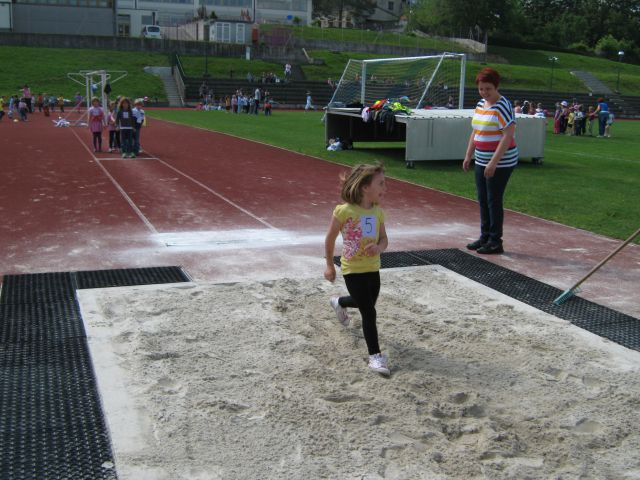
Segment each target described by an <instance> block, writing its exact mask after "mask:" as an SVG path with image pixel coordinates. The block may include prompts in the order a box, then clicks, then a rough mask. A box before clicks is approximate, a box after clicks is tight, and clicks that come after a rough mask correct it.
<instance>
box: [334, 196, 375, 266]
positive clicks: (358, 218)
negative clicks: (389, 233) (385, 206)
mask: <svg viewBox="0 0 640 480" xmlns="http://www.w3.org/2000/svg"><path fill="white" fill-rule="evenodd" d="M333 216H334V217H336V218H337V219H338V222H340V232H341V233H342V256H341V257H340V263H341V268H342V274H343V275H348V274H350V273H366V272H377V271H378V270H380V255H379V254H378V255H374V256H367V255H365V253H364V249H365V247H366V246H367V245H369V244H370V243H374V244H377V243H378V241H379V240H380V225H382V224H383V223H384V211H383V210H382V208H380V207H379V206H378V205H374V206H373V207H371V208H368V209H367V208H362V207H360V206H359V205H353V204H351V203H343V204H342V205H338V206H337V207H336V208H335V209H334V210H333Z"/></svg>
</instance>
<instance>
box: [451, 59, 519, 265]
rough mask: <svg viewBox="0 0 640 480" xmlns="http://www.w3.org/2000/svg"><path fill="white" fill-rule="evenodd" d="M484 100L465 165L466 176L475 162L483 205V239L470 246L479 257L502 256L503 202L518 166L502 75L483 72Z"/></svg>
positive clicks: (489, 70)
mask: <svg viewBox="0 0 640 480" xmlns="http://www.w3.org/2000/svg"><path fill="white" fill-rule="evenodd" d="M476 85H477V86H478V92H479V93H480V96H481V97H482V100H480V101H479V102H478V104H477V105H476V109H475V112H474V114H473V120H472V121H471V127H472V129H473V131H472V132H471V136H470V137H469V144H468V146H467V152H466V154H465V157H464V162H463V163H462V168H463V169H464V171H465V172H467V171H469V169H470V167H471V161H472V158H473V159H475V169H474V170H475V180H476V191H477V194H478V203H479V205H480V237H479V238H478V239H477V240H476V241H475V242H472V243H470V244H468V245H467V248H468V249H469V250H476V251H477V252H478V253H485V254H491V253H503V252H504V249H503V247H502V223H503V220H504V209H503V206H502V199H503V196H504V191H505V189H506V187H507V182H508V181H509V177H511V173H512V172H513V169H514V168H515V166H516V165H517V164H518V147H517V146H516V143H515V131H516V119H515V114H514V112H513V109H512V107H511V102H509V100H507V99H506V98H505V97H503V96H502V95H500V92H498V86H499V85H500V74H499V73H498V72H497V71H496V70H494V69H492V68H483V69H482V70H480V72H479V73H478V75H477V76H476Z"/></svg>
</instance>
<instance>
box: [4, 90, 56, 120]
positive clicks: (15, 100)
mask: <svg viewBox="0 0 640 480" xmlns="http://www.w3.org/2000/svg"><path fill="white" fill-rule="evenodd" d="M32 100H33V98H29V99H27V98H26V97H24V96H19V95H11V96H10V97H9V100H8V101H7V99H6V98H5V97H4V96H0V120H2V119H3V117H4V116H5V111H4V107H5V104H6V105H7V108H8V110H7V112H6V115H7V117H9V120H15V121H16V122H17V121H23V122H26V121H28V115H29V114H31V113H33V111H34V109H33V106H34V105H33V104H32ZM64 101H65V100H64V96H63V95H60V96H59V97H55V96H54V95H47V94H46V93H39V94H38V95H37V97H35V107H37V108H38V111H39V112H44V114H45V115H46V116H49V114H50V112H53V111H55V109H56V106H57V107H58V108H59V109H60V111H61V112H64Z"/></svg>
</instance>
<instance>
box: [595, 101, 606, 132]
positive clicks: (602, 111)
mask: <svg viewBox="0 0 640 480" xmlns="http://www.w3.org/2000/svg"><path fill="white" fill-rule="evenodd" d="M595 114H596V115H597V116H598V138H602V137H604V135H605V128H606V127H607V120H609V104H608V103H607V102H605V101H604V99H603V98H599V99H598V107H597V108H596V111H595Z"/></svg>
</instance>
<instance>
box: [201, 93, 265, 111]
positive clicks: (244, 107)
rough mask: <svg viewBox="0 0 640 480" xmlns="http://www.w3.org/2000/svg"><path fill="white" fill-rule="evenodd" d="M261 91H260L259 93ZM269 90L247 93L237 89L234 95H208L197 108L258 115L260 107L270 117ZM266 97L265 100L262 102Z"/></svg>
mask: <svg viewBox="0 0 640 480" xmlns="http://www.w3.org/2000/svg"><path fill="white" fill-rule="evenodd" d="M258 92H260V93H258ZM268 95H269V92H266V91H262V90H259V89H256V93H255V94H254V95H246V94H244V93H243V92H242V90H237V91H236V93H234V94H233V95H231V96H229V95H227V96H225V97H224V98H223V97H219V98H217V99H216V98H215V97H213V96H211V97H210V96H207V97H206V98H205V99H204V100H203V101H202V102H200V103H199V104H198V105H197V106H196V110H205V111H211V110H225V111H227V112H231V113H246V114H249V115H258V114H259V113H260V109H262V110H263V111H264V114H265V115H266V116H267V117H268V116H270V115H271V109H272V100H271V98H270V97H269V96H268ZM261 98H264V102H261V101H260V100H261Z"/></svg>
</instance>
